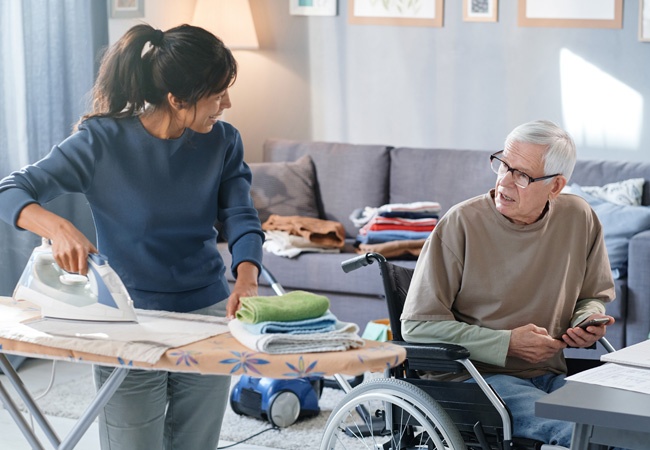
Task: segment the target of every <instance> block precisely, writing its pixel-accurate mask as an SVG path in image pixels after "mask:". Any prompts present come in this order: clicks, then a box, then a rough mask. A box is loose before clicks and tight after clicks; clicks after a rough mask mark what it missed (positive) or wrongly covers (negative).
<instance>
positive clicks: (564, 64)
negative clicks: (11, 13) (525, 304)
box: [109, 0, 650, 162]
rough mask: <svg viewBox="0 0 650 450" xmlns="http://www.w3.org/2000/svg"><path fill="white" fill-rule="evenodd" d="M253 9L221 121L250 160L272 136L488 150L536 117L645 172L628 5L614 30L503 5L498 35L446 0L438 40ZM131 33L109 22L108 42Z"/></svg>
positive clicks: (649, 157) (254, 2) (177, 7)
mask: <svg viewBox="0 0 650 450" xmlns="http://www.w3.org/2000/svg"><path fill="white" fill-rule="evenodd" d="M193 3H194V2H193V0H186V1H183V2H178V1H174V0H146V6H145V11H146V17H145V20H146V21H148V22H149V23H151V24H152V25H155V26H158V27H160V28H163V29H166V28H169V27H170V26H173V25H176V24H178V23H181V22H186V21H189V20H190V19H191V15H192V9H193ZM250 3H251V8H252V10H253V15H254V19H255V22H256V26H257V29H258V34H259V38H260V45H261V48H260V50H257V51H248V52H236V55H235V56H236V58H237V59H238V61H239V64H240V71H239V77H238V81H237V83H236V84H235V86H234V87H233V89H232V92H231V96H232V99H233V108H232V110H231V111H229V113H228V115H227V120H228V121H230V122H232V123H233V124H234V125H235V126H236V127H237V128H238V129H239V130H240V131H241V133H242V136H243V139H244V144H245V146H246V159H247V160H248V161H249V162H254V161H259V160H260V159H261V145H262V143H263V142H264V140H265V139H266V138H268V137H282V138H289V139H305V140H324V141H343V142H353V143H381V144H389V145H395V146H416V147H446V148H457V149H460V148H470V149H483V150H496V149H499V148H501V146H502V143H503V140H504V138H505V135H506V134H507V133H508V132H509V131H510V130H511V129H512V128H513V127H515V126H516V125H518V124H520V123H522V122H525V121H528V120H532V119H537V118H547V119H551V120H554V121H556V122H558V123H560V124H561V125H563V126H564V127H566V128H568V129H569V131H571V132H572V134H573V135H574V137H575V138H576V142H577V144H578V149H579V156H580V157H581V158H602V159H624V160H632V161H650V114H649V113H648V108H649V106H648V104H650V82H649V81H648V80H650V43H643V42H639V41H638V38H637V33H638V12H639V6H638V2H637V1H635V0H628V1H626V2H624V17H623V29H619V30H607V29H582V28H522V27H518V26H517V8H518V6H517V4H518V2H515V1H512V0H502V1H501V2H499V21H498V22H497V23H469V22H463V21H462V8H461V1H460V0H447V1H445V15H444V26H443V27H442V28H429V27H398V26H370V25H349V24H348V23H347V2H346V0H339V2H338V3H339V15H338V16H336V17H300V16H290V15H289V6H288V0H250ZM131 25H132V22H131V21H127V20H115V19H111V23H110V25H109V31H110V39H111V42H113V41H114V40H115V39H117V37H118V36H119V35H120V34H121V33H123V32H124V30H126V29H127V28H128V27H129V26H131Z"/></svg>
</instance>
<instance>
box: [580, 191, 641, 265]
mask: <svg viewBox="0 0 650 450" xmlns="http://www.w3.org/2000/svg"><path fill="white" fill-rule="evenodd" d="M568 192H570V193H572V194H576V195H579V196H581V197H583V198H584V199H585V200H587V202H588V203H589V205H590V206H591V207H592V209H593V210H594V212H595V213H596V215H597V216H598V219H600V222H601V223H602V224H603V233H604V235H605V245H606V246H607V255H608V256H609V264H610V266H611V268H612V271H613V272H614V275H615V277H616V278H619V277H621V276H625V275H626V273H627V260H628V248H629V243H630V239H631V238H632V236H634V235H635V234H637V233H640V232H641V231H644V230H648V229H650V207H648V206H629V205H617V204H616V203H611V202H608V201H605V200H603V199H600V198H597V197H594V196H593V195H590V194H587V193H586V192H584V191H583V190H582V189H581V188H580V185H578V184H577V183H573V184H571V186H570V188H569V190H568Z"/></svg>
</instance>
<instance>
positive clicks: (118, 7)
mask: <svg viewBox="0 0 650 450" xmlns="http://www.w3.org/2000/svg"><path fill="white" fill-rule="evenodd" d="M108 15H109V16H110V18H111V19H132V18H137V17H144V0H108Z"/></svg>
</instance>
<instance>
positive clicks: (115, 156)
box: [0, 117, 264, 312]
mask: <svg viewBox="0 0 650 450" xmlns="http://www.w3.org/2000/svg"><path fill="white" fill-rule="evenodd" d="M250 182H251V172H250V169H249V168H248V166H247V165H246V163H244V161H243V147H242V143H241V138H240V135H239V133H238V132H237V130H236V129H235V128H233V127H232V126H231V125H229V124H227V123H224V122H217V123H216V124H215V125H214V127H213V129H212V131H211V132H210V133H207V134H201V133H195V132H193V131H192V130H190V129H186V131H185V133H184V134H183V135H182V136H181V137H180V138H178V139H169V140H165V139H159V138H156V137H154V136H152V135H150V134H149V133H148V132H147V131H146V130H145V128H144V127H143V126H142V124H141V122H140V120H139V119H138V118H135V117H134V118H127V119H118V120H116V119H111V118H94V119H89V120H87V121H85V122H84V123H83V124H81V125H80V127H79V131H78V132H76V133H75V134H73V135H72V136H70V137H69V138H67V139H66V140H65V141H63V142H62V143H61V144H59V145H58V146H55V147H53V148H52V151H51V152H50V153H49V154H48V155H47V156H46V157H45V158H44V159H42V160H41V161H39V162H37V163H35V164H33V165H30V166H27V167H25V168H23V169H22V170H20V171H18V172H14V173H12V174H11V175H9V176H8V177H6V178H4V179H3V180H1V181H0V219H2V220H4V221H6V222H8V223H9V224H12V225H14V226H16V220H17V218H18V215H19V213H20V211H21V210H22V209H23V208H24V207H25V206H26V205H28V204H30V203H39V204H45V203H47V202H48V201H50V200H52V199H53V198H55V197H57V196H59V195H62V194H65V193H72V192H80V193H83V194H84V195H85V196H86V198H87V200H88V203H89V205H90V208H91V211H92V214H93V220H94V222H95V227H96V230H97V248H98V250H99V251H100V252H101V253H102V254H104V255H106V256H107V257H108V261H109V264H110V265H111V267H113V268H114V269H115V271H116V272H117V273H118V275H119V276H120V277H121V278H122V281H123V282H124V284H125V285H126V287H127V289H128V290H129V293H130V295H131V297H132V298H133V301H134V302H135V306H136V307H137V308H143V309H159V310H167V311H179V312H187V311H193V310H196V309H199V308H203V307H206V306H210V305H212V304H214V303H216V302H218V301H221V300H223V299H225V298H227V297H228V295H229V288H228V283H227V281H226V279H225V267H224V263H223V260H222V259H221V257H220V256H219V252H218V251H217V245H216V237H217V231H216V230H215V227H214V224H215V222H216V221H217V220H218V221H219V222H220V223H221V224H222V226H223V232H224V234H225V235H226V236H227V239H228V244H229V247H230V251H231V253H232V255H233V263H232V267H233V268H236V267H237V265H238V264H239V263H241V262H243V261H250V262H252V263H254V264H256V265H257V266H258V267H259V266H260V265H261V261H262V241H263V239H264V234H263V232H262V230H261V226H260V221H259V218H258V216H257V212H256V210H255V209H254V207H253V204H252V200H251V197H250Z"/></svg>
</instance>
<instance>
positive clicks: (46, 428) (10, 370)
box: [0, 353, 61, 448]
mask: <svg viewBox="0 0 650 450" xmlns="http://www.w3.org/2000/svg"><path fill="white" fill-rule="evenodd" d="M0 367H2V371H3V372H4V374H5V375H7V378H8V379H9V381H10V382H11V384H12V386H13V387H14V389H15V390H16V392H17V393H18V395H20V398H21V399H22V400H23V402H24V403H25V406H26V407H27V409H28V410H29V412H31V413H32V415H33V416H34V419H35V420H36V423H38V425H39V426H40V427H41V429H42V430H43V433H45V435H46V436H47V438H48V440H49V441H50V442H51V443H52V445H54V446H55V447H56V446H58V445H59V442H61V439H59V437H58V436H57V434H56V432H55V431H54V429H53V428H52V426H51V425H50V423H49V422H48V420H47V419H46V418H45V416H44V415H43V413H42V412H41V410H40V409H39V407H38V405H37V404H36V402H35V401H34V399H33V397H32V396H31V394H30V393H29V391H28V390H27V388H26V387H25V385H24V384H23V381H22V380H21V379H20V377H19V376H18V374H17V373H16V371H15V370H14V367H13V366H12V365H11V363H10V362H9V360H8V359H7V357H6V356H5V355H4V354H3V353H0ZM3 390H4V389H3ZM5 394H6V391H5V392H4V394H3V397H4V395H5ZM3 401H4V402H5V405H6V404H7V400H5V399H4V398H3ZM8 401H10V402H11V404H13V401H11V398H10V397H9V398H8ZM13 406H14V408H16V406H15V404H13ZM16 412H17V413H18V416H19V417H20V419H22V423H24V425H25V426H26V427H27V429H26V430H25V428H23V425H22V424H21V422H20V421H19V420H18V419H17V417H16V416H14V414H13V413H12V417H13V419H14V422H16V424H17V425H18V426H19V427H20V429H21V431H22V433H23V434H24V435H25V437H27V439H28V440H29V441H30V442H32V438H33V439H37V438H36V436H35V435H34V432H33V431H32V429H31V428H30V427H29V426H28V425H27V423H26V422H25V420H24V418H23V417H22V415H21V414H20V412H19V411H18V408H16ZM10 413H11V411H10ZM25 431H28V432H29V434H30V435H31V438H30V437H28V436H27V434H26V433H25ZM36 442H38V440H36ZM33 445H34V444H32V446H33ZM36 448H43V447H42V446H41V445H40V444H39V445H38V447H36Z"/></svg>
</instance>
